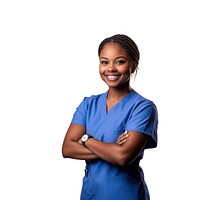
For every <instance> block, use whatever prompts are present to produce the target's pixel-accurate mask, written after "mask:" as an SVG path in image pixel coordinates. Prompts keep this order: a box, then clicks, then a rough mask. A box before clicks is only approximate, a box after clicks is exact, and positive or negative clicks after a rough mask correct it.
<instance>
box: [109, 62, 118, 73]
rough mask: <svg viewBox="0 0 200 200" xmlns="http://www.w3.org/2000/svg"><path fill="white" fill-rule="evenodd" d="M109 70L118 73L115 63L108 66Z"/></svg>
mask: <svg viewBox="0 0 200 200" xmlns="http://www.w3.org/2000/svg"><path fill="white" fill-rule="evenodd" d="M107 70H108V71H109V72H115V71H117V69H116V66H115V64H114V63H110V65H109V66H108V68H107Z"/></svg>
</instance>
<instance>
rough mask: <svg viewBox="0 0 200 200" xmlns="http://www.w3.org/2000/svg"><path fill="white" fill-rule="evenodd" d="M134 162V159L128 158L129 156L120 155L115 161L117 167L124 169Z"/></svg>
mask: <svg viewBox="0 0 200 200" xmlns="http://www.w3.org/2000/svg"><path fill="white" fill-rule="evenodd" d="M134 160H135V158H133V157H131V158H130V156H129V155H120V156H119V157H118V159H117V165H119V166H122V167H124V166H127V165H129V164H131V163H132V162H133V161H134Z"/></svg>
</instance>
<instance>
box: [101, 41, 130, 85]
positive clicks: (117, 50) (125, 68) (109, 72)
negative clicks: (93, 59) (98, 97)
mask: <svg viewBox="0 0 200 200" xmlns="http://www.w3.org/2000/svg"><path fill="white" fill-rule="evenodd" d="M99 59H100V64H99V73H100V76H101V78H102V80H103V81H104V82H105V83H106V84H107V85H108V86H109V87H110V88H119V87H120V86H123V85H124V84H127V85H129V80H130V76H131V71H132V70H131V66H130V60H129V57H128V55H127V53H126V51H125V50H124V48H123V47H122V46H121V45H119V44H117V43H107V44H105V45H104V47H103V48H102V50H101V52H100V56H99Z"/></svg>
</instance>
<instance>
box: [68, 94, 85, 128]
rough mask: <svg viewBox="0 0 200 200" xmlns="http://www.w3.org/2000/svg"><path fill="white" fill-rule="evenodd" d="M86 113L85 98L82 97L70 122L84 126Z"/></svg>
mask: <svg viewBox="0 0 200 200" xmlns="http://www.w3.org/2000/svg"><path fill="white" fill-rule="evenodd" d="M86 114H87V103H86V98H84V99H83V101H82V102H81V103H80V105H79V106H78V107H77V108H76V111H75V113H74V115H73V118H72V121H71V123H72V124H80V125H82V126H86Z"/></svg>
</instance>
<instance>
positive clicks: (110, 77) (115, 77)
mask: <svg viewBox="0 0 200 200" xmlns="http://www.w3.org/2000/svg"><path fill="white" fill-rule="evenodd" d="M117 78H118V76H108V79H109V80H116V79H117Z"/></svg>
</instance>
